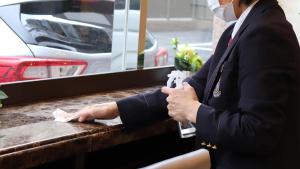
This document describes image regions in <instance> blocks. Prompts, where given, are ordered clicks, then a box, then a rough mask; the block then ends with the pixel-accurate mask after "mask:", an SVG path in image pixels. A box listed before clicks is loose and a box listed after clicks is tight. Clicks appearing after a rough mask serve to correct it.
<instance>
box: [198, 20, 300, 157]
mask: <svg viewBox="0 0 300 169" xmlns="http://www.w3.org/2000/svg"><path fill="white" fill-rule="evenodd" d="M288 28H289V29H288ZM278 29H279V30H278ZM251 32H252V33H247V34H246V35H244V36H243V37H240V38H241V39H240V43H239V44H237V45H239V46H237V48H238V50H239V79H238V86H239V91H240V99H239V103H238V111H237V112H229V111H221V110H217V109H214V108H213V107H210V106H207V105H204V104H202V105H201V106H200V108H199V109H198V114H197V122H196V127H197V136H198V138H199V140H202V141H207V142H210V143H212V144H215V145H217V147H218V149H219V148H220V149H230V150H231V151H242V152H248V153H249V152H253V153H258V152H266V153H267V152H270V151H271V150H274V146H276V144H277V143H278V142H279V138H280V136H281V134H282V131H283V128H284V125H285V118H286V114H287V113H292V112H286V110H287V107H286V106H287V105H288V99H289V96H290V92H291V91H292V90H293V89H292V87H293V85H291V84H295V81H297V79H298V78H299V77H298V76H299V74H297V73H296V72H297V71H296V69H297V65H296V64H297V63H299V62H296V61H297V57H299V44H297V43H295V38H294V37H295V35H294V34H293V33H291V32H293V31H292V28H290V26H289V25H288V26H287V25H283V26H282V28H277V29H274V27H266V26H261V27H256V28H255V29H253V30H252V31H251ZM290 39H292V40H290ZM298 66H299V65H298ZM293 113H296V112H293Z"/></svg>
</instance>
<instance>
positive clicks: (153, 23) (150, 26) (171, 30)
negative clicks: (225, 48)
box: [145, 0, 213, 67]
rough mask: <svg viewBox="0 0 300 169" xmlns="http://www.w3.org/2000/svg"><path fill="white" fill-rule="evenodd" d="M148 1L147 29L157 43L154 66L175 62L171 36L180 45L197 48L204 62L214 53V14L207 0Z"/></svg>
mask: <svg viewBox="0 0 300 169" xmlns="http://www.w3.org/2000/svg"><path fill="white" fill-rule="evenodd" d="M148 3H149V4H148V19H147V30H148V32H151V34H152V35H153V39H155V40H154V41H155V42H157V44H156V45H157V51H156V52H155V53H153V55H152V57H153V59H154V60H155V62H154V65H153V66H162V65H166V64H168V65H173V64H174V56H175V55H176V51H175V50H174V49H173V46H172V45H171V39H172V38H178V40H179V47H182V46H185V45H188V46H189V47H190V48H192V49H194V50H195V51H196V52H197V53H198V54H199V55H200V56H201V57H202V59H203V60H204V61H205V60H207V59H208V58H209V57H210V56H211V54H212V18H213V17H212V13H211V12H210V10H209V9H208V7H207V2H206V0H185V1H182V0H166V1H160V0H149V1H148ZM154 44H155V43H154ZM146 46H147V43H146ZM145 67H149V65H148V66H147V65H145Z"/></svg>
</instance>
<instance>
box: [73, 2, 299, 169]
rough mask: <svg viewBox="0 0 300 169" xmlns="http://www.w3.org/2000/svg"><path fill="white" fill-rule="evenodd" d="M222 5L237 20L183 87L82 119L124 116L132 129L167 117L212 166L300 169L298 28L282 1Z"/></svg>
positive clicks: (220, 12)
mask: <svg viewBox="0 0 300 169" xmlns="http://www.w3.org/2000/svg"><path fill="white" fill-rule="evenodd" d="M223 1H225V2H223ZM223 1H222V3H221V4H222V5H220V4H218V3H215V1H214V0H210V1H209V6H210V7H211V9H212V10H213V11H214V13H215V14H216V15H217V16H218V17H220V18H223V19H224V20H226V21H231V20H235V19H238V20H237V22H236V23H235V24H233V25H232V26H229V27H228V29H226V30H225V32H224V33H223V35H222V36H221V38H220V40H219V42H218V45H217V47H216V51H215V52H214V54H213V56H212V57H211V58H210V59H209V60H208V61H207V62H206V63H205V64H204V66H203V67H202V68H201V70H200V71H199V72H197V73H196V75H194V76H192V77H191V78H190V79H188V80H187V82H186V83H185V84H184V85H183V88H179V89H177V88H176V89H174V88H167V87H163V88H162V89H161V90H157V91H155V92H153V93H147V94H140V95H136V96H132V97H128V98H124V99H122V100H120V101H117V102H112V103H106V104H102V105H96V106H91V107H89V108H84V109H82V110H80V111H79V112H78V113H79V114H80V118H79V121H81V122H83V121H85V120H87V119H94V118H113V117H116V116H118V115H120V117H121V120H122V122H123V124H124V125H125V127H127V128H133V129H134V128H139V127H141V126H145V125H147V124H151V123H153V122H156V121H159V120H163V119H166V118H168V117H172V118H173V119H175V120H177V121H186V120H189V121H191V122H193V123H194V124H195V126H196V139H197V141H198V142H199V144H200V145H201V146H202V147H203V148H206V149H208V150H209V151H210V156H211V160H212V161H211V163H212V168H216V169H299V168H300V165H299V162H300V146H299V144H300V47H299V43H298V41H297V38H296V35H295V33H294V31H293V28H292V26H291V24H290V23H289V22H288V21H287V20H286V18H285V15H284V12H283V10H282V9H281V7H280V6H279V5H278V2H277V1H276V0H258V1H256V0H233V1H231V0H223ZM228 1H229V2H228ZM226 11H227V12H226ZM228 11H229V12H228Z"/></svg>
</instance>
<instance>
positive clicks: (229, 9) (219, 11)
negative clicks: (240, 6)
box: [208, 0, 237, 22]
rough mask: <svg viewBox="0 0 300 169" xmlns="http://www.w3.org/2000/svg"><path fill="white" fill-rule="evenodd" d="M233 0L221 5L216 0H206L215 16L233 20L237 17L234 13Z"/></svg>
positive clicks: (228, 20)
mask: <svg viewBox="0 0 300 169" xmlns="http://www.w3.org/2000/svg"><path fill="white" fill-rule="evenodd" d="M232 2H233V0H232V1H231V2H229V3H227V4H225V5H221V4H220V3H219V1H218V0H208V7H209V8H210V9H211V11H212V12H213V13H214V14H215V16H216V17H218V18H220V19H222V20H224V21H226V22H230V21H235V20H237V17H236V16H235V13H234V7H233V3H232Z"/></svg>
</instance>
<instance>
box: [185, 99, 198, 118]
mask: <svg viewBox="0 0 300 169" xmlns="http://www.w3.org/2000/svg"><path fill="white" fill-rule="evenodd" d="M200 106H201V103H200V102H199V101H194V102H193V103H192V106H191V111H190V113H189V114H188V117H187V120H189V121H190V122H192V123H196V119H197V113H198V109H199V107H200Z"/></svg>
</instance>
